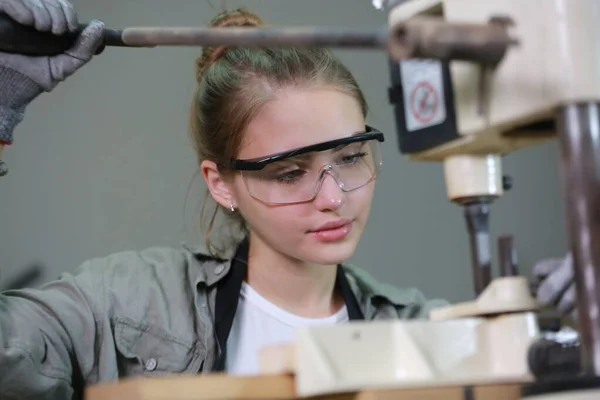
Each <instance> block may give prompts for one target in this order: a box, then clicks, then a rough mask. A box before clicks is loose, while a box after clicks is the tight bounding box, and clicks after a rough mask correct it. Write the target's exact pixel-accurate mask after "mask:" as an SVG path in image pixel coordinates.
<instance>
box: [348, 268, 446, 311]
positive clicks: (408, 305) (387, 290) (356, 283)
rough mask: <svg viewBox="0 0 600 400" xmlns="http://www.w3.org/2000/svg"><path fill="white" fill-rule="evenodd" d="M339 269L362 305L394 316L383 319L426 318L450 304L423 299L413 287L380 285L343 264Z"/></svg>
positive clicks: (365, 271)
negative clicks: (341, 269)
mask: <svg viewBox="0 0 600 400" xmlns="http://www.w3.org/2000/svg"><path fill="white" fill-rule="evenodd" d="M342 267H343V268H344V272H345V273H346V277H347V279H348V282H349V284H350V286H351V287H352V289H353V291H354V292H355V294H357V295H358V297H359V298H360V299H362V301H363V302H368V303H370V304H371V305H374V306H375V307H376V308H377V307H378V308H380V310H375V311H384V312H383V313H384V314H389V313H390V312H391V313H393V314H395V315H385V316H386V317H398V318H427V317H428V315H429V311H430V310H432V309H434V308H438V307H443V306H447V305H448V304H449V302H448V301H446V300H443V299H438V298H428V297H426V296H425V294H424V293H423V292H422V291H421V290H420V289H418V288H416V287H410V286H406V287H398V286H394V285H390V284H387V283H383V282H380V281H379V280H377V279H376V278H375V277H374V276H373V275H372V274H370V273H369V272H368V271H367V270H365V269H363V268H360V267H358V266H356V265H353V264H350V263H344V264H342ZM365 306H366V304H365ZM386 310H387V313H386V312H385V311H386Z"/></svg>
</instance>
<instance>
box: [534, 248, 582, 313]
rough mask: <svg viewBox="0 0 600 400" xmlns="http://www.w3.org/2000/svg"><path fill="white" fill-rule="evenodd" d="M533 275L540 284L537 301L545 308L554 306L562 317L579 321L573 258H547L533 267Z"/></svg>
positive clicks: (569, 255) (569, 256)
mask: <svg viewBox="0 0 600 400" xmlns="http://www.w3.org/2000/svg"><path fill="white" fill-rule="evenodd" d="M533 275H534V277H536V278H537V279H538V281H539V282H540V284H539V286H538V289H537V299H538V301H539V302H540V303H541V304H542V305H544V306H550V305H551V306H554V307H556V309H557V310H558V311H559V312H560V313H561V314H562V315H571V316H572V317H573V318H574V319H577V315H576V314H577V312H576V311H577V309H576V308H575V307H576V302H577V296H576V295H577V292H576V290H575V281H574V267H573V257H572V255H571V253H568V254H567V255H566V256H565V257H564V258H547V259H543V260H540V261H538V262H537V263H536V264H535V265H534V267H533Z"/></svg>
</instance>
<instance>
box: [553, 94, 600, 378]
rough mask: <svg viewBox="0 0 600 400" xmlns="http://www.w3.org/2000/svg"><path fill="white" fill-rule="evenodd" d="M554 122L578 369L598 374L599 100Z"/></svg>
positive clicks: (565, 109) (574, 106)
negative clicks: (572, 288) (572, 267)
mask: <svg viewBox="0 0 600 400" xmlns="http://www.w3.org/2000/svg"><path fill="white" fill-rule="evenodd" d="M557 127H558V133H559V138H560V144H561V152H562V157H561V171H562V179H563V186H564V189H565V193H566V197H565V199H566V205H567V222H568V229H569V233H570V239H571V250H572V252H573V262H574V265H575V282H576V285H577V305H578V324H579V327H580V329H579V331H580V337H581V346H582V349H581V350H582V351H581V361H582V372H583V373H585V374H589V375H595V376H600V103H597V102H583V103H577V104H570V105H567V106H564V107H563V108H562V109H561V110H560V112H559V114H558V126H557Z"/></svg>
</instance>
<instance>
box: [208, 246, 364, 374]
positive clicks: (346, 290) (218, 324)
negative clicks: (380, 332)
mask: <svg viewBox="0 0 600 400" xmlns="http://www.w3.org/2000/svg"><path fill="white" fill-rule="evenodd" d="M248 248H249V242H248V239H245V240H244V241H242V243H240V245H239V246H238V248H237V251H236V253H235V256H234V258H233V260H232V262H231V268H230V270H229V273H228V274H227V276H225V277H223V279H221V280H220V281H219V282H218V284H217V298H216V305H215V333H216V340H217V345H218V348H219V349H221V351H220V352H219V355H218V356H217V358H216V360H215V364H214V366H213V369H212V370H213V371H215V372H223V371H225V367H226V365H225V361H226V358H227V339H228V338H229V332H231V327H232V325H233V320H234V318H235V314H236V312H237V306H238V304H239V298H240V291H241V290H242V283H243V282H244V280H245V279H246V271H247V269H248ZM336 288H337V289H338V290H339V291H340V294H341V295H342V298H343V299H344V304H345V305H346V308H347V310H348V318H349V319H350V320H363V319H364V315H363V313H362V311H361V309H360V306H359V305H358V301H357V300H356V296H354V293H353V292H352V289H351V288H350V284H349V283H348V280H347V279H346V275H345V274H344V270H343V268H342V266H341V265H338V268H337V273H336Z"/></svg>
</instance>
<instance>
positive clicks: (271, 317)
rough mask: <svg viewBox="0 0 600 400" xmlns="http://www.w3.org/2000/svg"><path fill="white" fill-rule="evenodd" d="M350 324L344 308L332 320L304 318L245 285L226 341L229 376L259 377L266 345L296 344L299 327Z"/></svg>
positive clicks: (329, 318)
mask: <svg viewBox="0 0 600 400" xmlns="http://www.w3.org/2000/svg"><path fill="white" fill-rule="evenodd" d="M347 321H348V310H347V309H346V307H345V306H344V307H343V308H342V309H341V310H340V311H338V312H337V313H335V314H334V315H331V316H329V317H325V318H303V317H299V316H297V315H294V314H291V313H289V312H287V311H285V310H283V309H281V308H279V307H277V306H276V305H275V304H273V303H271V302H270V301H268V300H267V299H265V298H264V297H262V296H261V295H260V294H258V293H257V292H256V291H255V290H254V289H252V287H251V286H250V285H248V284H247V283H246V282H244V283H243V284H242V290H241V292H240V300H239V303H238V308H237V312H236V315H235V318H234V320H233V324H232V326H231V332H230V333H229V338H228V339H227V360H226V370H227V373H228V374H231V375H256V374H258V372H259V371H258V352H259V351H260V349H261V348H262V347H263V346H267V345H273V344H280V343H289V342H291V341H293V340H294V338H295V334H296V328H297V327H299V326H306V325H333V324H340V323H345V322H347Z"/></svg>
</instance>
